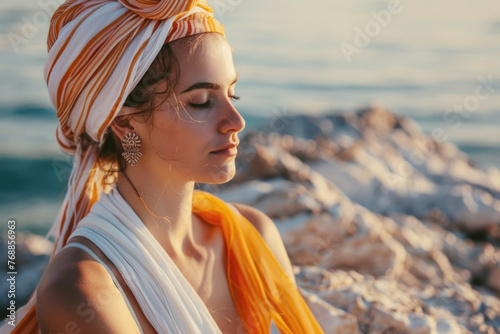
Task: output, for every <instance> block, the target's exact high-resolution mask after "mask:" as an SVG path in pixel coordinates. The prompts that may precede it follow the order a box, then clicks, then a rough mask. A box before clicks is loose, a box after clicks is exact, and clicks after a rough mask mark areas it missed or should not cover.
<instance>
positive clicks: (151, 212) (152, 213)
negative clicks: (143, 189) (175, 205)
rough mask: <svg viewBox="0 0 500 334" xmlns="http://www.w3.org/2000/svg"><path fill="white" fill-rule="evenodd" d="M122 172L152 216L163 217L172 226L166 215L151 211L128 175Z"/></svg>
mask: <svg viewBox="0 0 500 334" xmlns="http://www.w3.org/2000/svg"><path fill="white" fill-rule="evenodd" d="M122 174H123V175H124V176H125V178H126V179H127V181H128V183H129V184H130V185H131V186H132V189H134V191H135V193H136V194H137V197H139V199H140V200H141V202H142V205H144V207H145V208H146V210H147V211H148V212H149V213H150V214H151V216H153V217H154V218H158V219H163V220H164V221H165V222H168V223H169V225H170V227H171V226H172V225H171V222H170V220H168V218H167V217H160V216H158V215H155V214H154V212H153V211H151V210H150V209H149V208H148V206H147V205H146V202H144V199H143V198H142V196H141V195H140V194H139V192H138V191H137V189H136V188H135V186H134V184H133V183H132V181H131V180H130V178H129V177H128V175H127V173H125V171H123V172H122Z"/></svg>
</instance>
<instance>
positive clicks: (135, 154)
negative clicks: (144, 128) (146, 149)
mask: <svg viewBox="0 0 500 334" xmlns="http://www.w3.org/2000/svg"><path fill="white" fill-rule="evenodd" d="M140 146H141V139H140V138H139V136H138V135H137V134H136V133H135V132H129V133H127V134H126V135H125V138H123V141H122V147H123V153H122V156H123V157H124V158H125V161H127V163H129V164H130V166H131V167H134V165H135V164H136V163H137V161H138V160H139V158H140V157H141V156H142V153H141V152H140V148H139V147H140Z"/></svg>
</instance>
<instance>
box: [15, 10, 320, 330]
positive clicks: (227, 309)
mask: <svg viewBox="0 0 500 334" xmlns="http://www.w3.org/2000/svg"><path fill="white" fill-rule="evenodd" d="M49 50H50V51H49V57H48V61H47V64H46V67H45V76H46V79H47V83H48V87H49V92H50V93H51V98H52V101H53V103H54V104H55V106H56V108H57V111H58V117H59V120H60V125H59V127H58V132H57V135H58V141H59V144H60V146H61V147H62V148H63V150H65V151H66V152H67V153H70V154H74V155H75V160H74V167H73V171H72V175H71V177H70V182H69V185H68V194H67V197H66V200H65V204H64V205H63V208H62V210H61V214H60V215H59V217H58V220H57V221H56V223H55V224H54V227H53V229H52V231H55V232H56V235H57V237H58V239H57V242H56V248H55V250H54V254H53V258H52V260H51V261H50V263H49V265H48V267H47V269H46V270H45V273H44V275H43V277H42V279H41V281H40V283H39V285H38V287H37V292H36V298H35V296H33V297H32V299H31V300H30V303H29V304H28V305H27V306H26V307H25V309H23V310H22V311H20V312H19V313H20V316H21V317H22V318H23V319H22V321H21V322H20V323H19V325H18V326H17V328H16V331H17V332H22V333H27V332H38V329H40V330H41V332H42V333H59V332H65V333H73V332H75V333H76V332H79V333H90V332H98V333H141V332H142V333H157V332H158V333H221V332H222V333H244V332H250V333H266V332H267V333H268V332H269V328H270V325H271V320H273V321H274V324H275V325H276V326H277V327H278V329H279V330H280V331H282V332H283V333H316V332H321V329H320V327H319V325H318V324H317V322H316V320H315V319H314V317H313V316H312V314H311V312H310V310H309V309H308V308H307V306H306V304H305V303H304V301H303V299H302V298H301V296H300V294H299V292H298V290H297V288H296V287H295V285H294V283H295V282H294V276H293V273H292V271H291V265H290V262H289V259H288V258H287V255H286V251H285V249H284V246H283V242H282V241H281V238H280V236H279V233H278V231H277V229H276V227H275V226H274V224H273V222H272V221H271V220H270V219H269V217H267V216H266V215H265V214H264V213H262V212H260V211H259V210H256V209H254V208H252V207H249V206H246V205H243V204H237V203H234V205H232V204H230V203H225V202H223V201H222V200H220V199H218V198H217V197H216V196H214V195H211V194H209V193H206V192H203V191H199V190H194V186H195V183H196V182H202V183H224V182H227V181H229V180H230V179H231V178H232V177H233V176H234V173H235V164H234V159H235V155H236V153H237V145H238V132H240V131H241V130H242V129H243V128H244V126H245V121H244V120H243V118H242V117H241V115H240V114H239V113H238V112H237V110H236V109H235V108H234V106H233V101H232V100H234V99H237V97H236V96H235V84H236V81H237V79H238V78H237V73H236V71H235V69H234V65H233V61H232V54H231V49H230V47H229V45H228V43H227V41H226V40H225V38H224V34H223V28H222V26H221V25H220V23H218V22H217V21H215V20H214V19H213V17H212V13H211V9H210V7H208V6H207V5H206V3H204V2H202V1H188V0H186V1H153V0H149V1H145V0H142V1H139V0H137V1H135V0H120V1H112V0H94V1H86V0H73V1H67V2H66V3H65V4H63V5H62V6H61V7H60V8H59V9H58V10H57V11H56V12H55V13H54V17H53V18H52V21H51V32H50V33H49ZM35 307H36V312H35ZM35 313H36V317H37V320H38V321H36V319H35V318H34V315H35Z"/></svg>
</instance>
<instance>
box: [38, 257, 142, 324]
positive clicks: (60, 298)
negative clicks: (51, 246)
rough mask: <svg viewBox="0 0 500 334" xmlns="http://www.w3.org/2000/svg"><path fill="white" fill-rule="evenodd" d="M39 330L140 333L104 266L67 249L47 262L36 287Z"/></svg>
mask: <svg viewBox="0 0 500 334" xmlns="http://www.w3.org/2000/svg"><path fill="white" fill-rule="evenodd" d="M36 311H37V317H38V321H39V325H40V329H41V331H42V333H75V334H76V333H82V334H83V333H139V332H140V331H139V329H138V327H137V325H136V323H135V320H134V318H133V317H132V315H131V314H130V311H129V310H128V307H127V304H126V303H125V300H124V299H123V296H122V295H121V293H120V291H119V290H118V289H117V288H116V286H115V285H114V282H113V280H112V279H111V277H110V276H109V274H108V272H107V271H106V269H105V268H104V267H103V266H102V265H101V264H99V263H98V262H96V261H95V260H94V259H93V258H92V257H90V255H88V254H87V253H86V252H84V251H82V250H80V249H76V248H69V249H65V250H63V251H61V253H59V254H58V255H57V256H56V257H55V258H54V259H53V260H52V261H51V262H50V263H49V265H48V267H47V269H46V270H45V272H44V275H43V276H42V279H41V280H40V284H39V286H38V289H37V310H36Z"/></svg>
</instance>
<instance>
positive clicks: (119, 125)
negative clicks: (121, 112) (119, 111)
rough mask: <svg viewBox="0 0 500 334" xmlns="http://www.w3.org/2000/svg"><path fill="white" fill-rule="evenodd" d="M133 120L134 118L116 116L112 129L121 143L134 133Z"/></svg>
mask: <svg viewBox="0 0 500 334" xmlns="http://www.w3.org/2000/svg"><path fill="white" fill-rule="evenodd" d="M131 118H132V116H116V117H115V119H114V120H113V122H112V123H111V129H112V130H113V132H114V133H115V135H117V136H118V138H120V141H122V140H123V138H124V137H125V135H126V134H127V133H129V132H133V131H134V127H133V126H132V124H131V123H130V120H131Z"/></svg>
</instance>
